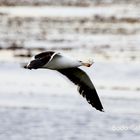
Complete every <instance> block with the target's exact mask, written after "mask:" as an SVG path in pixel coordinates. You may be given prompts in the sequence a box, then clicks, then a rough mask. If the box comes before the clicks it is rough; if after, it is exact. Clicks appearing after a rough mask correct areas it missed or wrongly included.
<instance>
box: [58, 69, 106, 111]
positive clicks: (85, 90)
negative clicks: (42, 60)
mask: <svg viewBox="0 0 140 140" xmlns="http://www.w3.org/2000/svg"><path fill="white" fill-rule="evenodd" d="M58 71H59V72H60V73H61V74H63V75H65V76H66V77H67V78H68V79H69V80H71V81H72V82H73V83H75V84H76V85H77V86H78V91H79V93H80V94H81V95H82V96H83V97H85V98H86V100H87V101H88V103H89V104H91V105H92V106H93V107H95V108H96V109H97V110H100V111H104V110H103V106H102V104H101V101H100V99H99V97H98V94H97V91H96V89H95V87H94V85H93V83H92V82H91V80H90V78H89V76H88V75H87V74H86V73H85V72H84V71H83V70H81V69H79V68H68V69H60V70H58Z"/></svg>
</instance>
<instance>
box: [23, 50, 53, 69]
mask: <svg viewBox="0 0 140 140" xmlns="http://www.w3.org/2000/svg"><path fill="white" fill-rule="evenodd" d="M53 54H54V52H51V51H50V52H42V53H39V54H37V55H35V56H33V57H32V58H31V61H30V62H29V63H28V64H27V65H26V66H24V68H26V69H30V70H31V69H38V68H43V67H44V65H46V64H47V63H48V61H49V60H50V59H51V56H52V55H53Z"/></svg>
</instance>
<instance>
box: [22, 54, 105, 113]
mask: <svg viewBox="0 0 140 140" xmlns="http://www.w3.org/2000/svg"><path fill="white" fill-rule="evenodd" d="M92 64H93V62H83V61H79V60H75V59H72V58H69V57H66V56H64V55H62V54H61V53H58V52H54V51H45V52H42V53H39V54H37V55H35V56H33V58H32V59H31V61H30V62H29V63H28V64H27V65H25V66H24V68H26V69H30V70H31V69H40V68H43V69H51V70H56V71H58V72H60V73H61V74H63V75H65V76H66V77H67V78H68V79H69V80H70V81H72V82H73V83H74V84H76V85H77V86H78V91H79V93H80V94H81V95H82V96H83V97H85V98H86V100H87V101H88V103H89V104H91V106H92V107H95V108H96V109H97V110H99V111H102V112H103V111H104V109H103V106H102V103H101V101H100V99H99V96H98V94H97V91H96V89H95V87H94V85H93V83H92V81H91V80H90V78H89V76H88V75H87V74H86V72H84V71H83V70H82V69H80V68H79V67H80V66H86V67H90V66H91V65H92Z"/></svg>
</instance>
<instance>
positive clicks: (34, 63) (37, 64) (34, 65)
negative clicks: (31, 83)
mask: <svg viewBox="0 0 140 140" xmlns="http://www.w3.org/2000/svg"><path fill="white" fill-rule="evenodd" d="M42 66H43V63H42V61H41V59H36V58H35V57H33V58H32V59H31V61H30V62H29V63H28V64H27V65H25V66H24V68H26V69H30V70H31V69H38V68H41V67H42Z"/></svg>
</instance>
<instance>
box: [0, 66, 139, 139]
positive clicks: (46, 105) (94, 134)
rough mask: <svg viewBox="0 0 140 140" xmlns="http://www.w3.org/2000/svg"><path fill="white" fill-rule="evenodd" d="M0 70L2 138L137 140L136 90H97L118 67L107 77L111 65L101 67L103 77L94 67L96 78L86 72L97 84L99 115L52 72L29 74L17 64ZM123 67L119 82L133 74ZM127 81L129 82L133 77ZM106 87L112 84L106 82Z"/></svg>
mask: <svg viewBox="0 0 140 140" xmlns="http://www.w3.org/2000/svg"><path fill="white" fill-rule="evenodd" d="M0 66H1V69H0V76H1V79H2V80H1V81H0V126H1V127H0V139H2V140H7V139H8V140H46V139H47V140H93V139H94V140H100V139H106V140H108V139H114V140H117V139H122V140H128V139H132V140H138V139H139V137H140V117H139V115H140V110H139V106H140V102H139V101H140V95H139V91H137V90H132V89H129V88H128V89H125V90H121V89H118V90H111V89H100V84H101V83H100V82H99V81H100V80H99V79H100V78H101V79H102V77H104V79H106V78H105V76H106V77H107V75H108V73H110V75H111V76H112V80H113V78H115V76H113V75H114V73H117V72H119V69H116V68H115V70H114V73H111V72H109V71H108V70H109V69H110V67H109V65H105V64H104V67H106V69H104V70H106V72H105V73H104V74H103V73H102V72H101V71H100V70H101V68H100V64H98V65H97V66H96V67H95V71H94V74H96V75H92V73H93V68H94V67H93V68H91V69H89V70H87V69H86V71H87V72H88V74H89V75H90V76H91V78H92V80H94V83H95V85H97V86H96V87H97V90H98V94H99V96H100V98H101V100H102V103H103V106H104V109H105V112H104V113H103V112H99V111H97V110H95V109H93V108H92V107H91V106H90V105H89V104H88V103H87V101H86V100H85V99H83V97H81V96H80V95H79V94H78V93H77V91H76V87H75V86H74V85H72V84H70V83H69V82H67V81H66V80H65V79H64V78H63V77H61V76H60V75H59V74H57V73H56V72H54V71H49V70H40V71H27V70H24V69H21V68H19V67H18V66H17V64H16V63H15V64H13V63H6V64H0ZM101 66H102V65H101ZM107 66H108V69H107ZM121 68H122V69H121V72H122V76H124V77H123V78H122V79H125V74H127V73H130V71H131V72H132V71H133V72H134V70H136V69H134V67H133V68H132V69H130V71H129V70H128V71H127V66H126V65H125V66H122V67H121ZM136 68H138V67H136ZM99 69H100V70H99ZM125 70H126V71H125ZM100 74H102V75H101V76H100ZM118 75H119V74H118ZM122 76H120V77H122ZM126 76H127V75H126ZM116 77H117V78H119V77H118V76H116ZM132 79H133V77H132ZM98 80H99V81H98ZM108 80H109V79H108ZM118 80H119V79H118ZM116 81H117V80H116ZM127 81H128V82H131V78H130V77H129V78H128V80H127ZM99 83H100V84H99ZM104 83H106V86H107V85H110V84H109V83H108V84H107V81H104ZM122 83H123V80H122ZM124 83H125V81H124ZM98 84H99V85H98ZM110 86H111V85H110Z"/></svg>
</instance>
